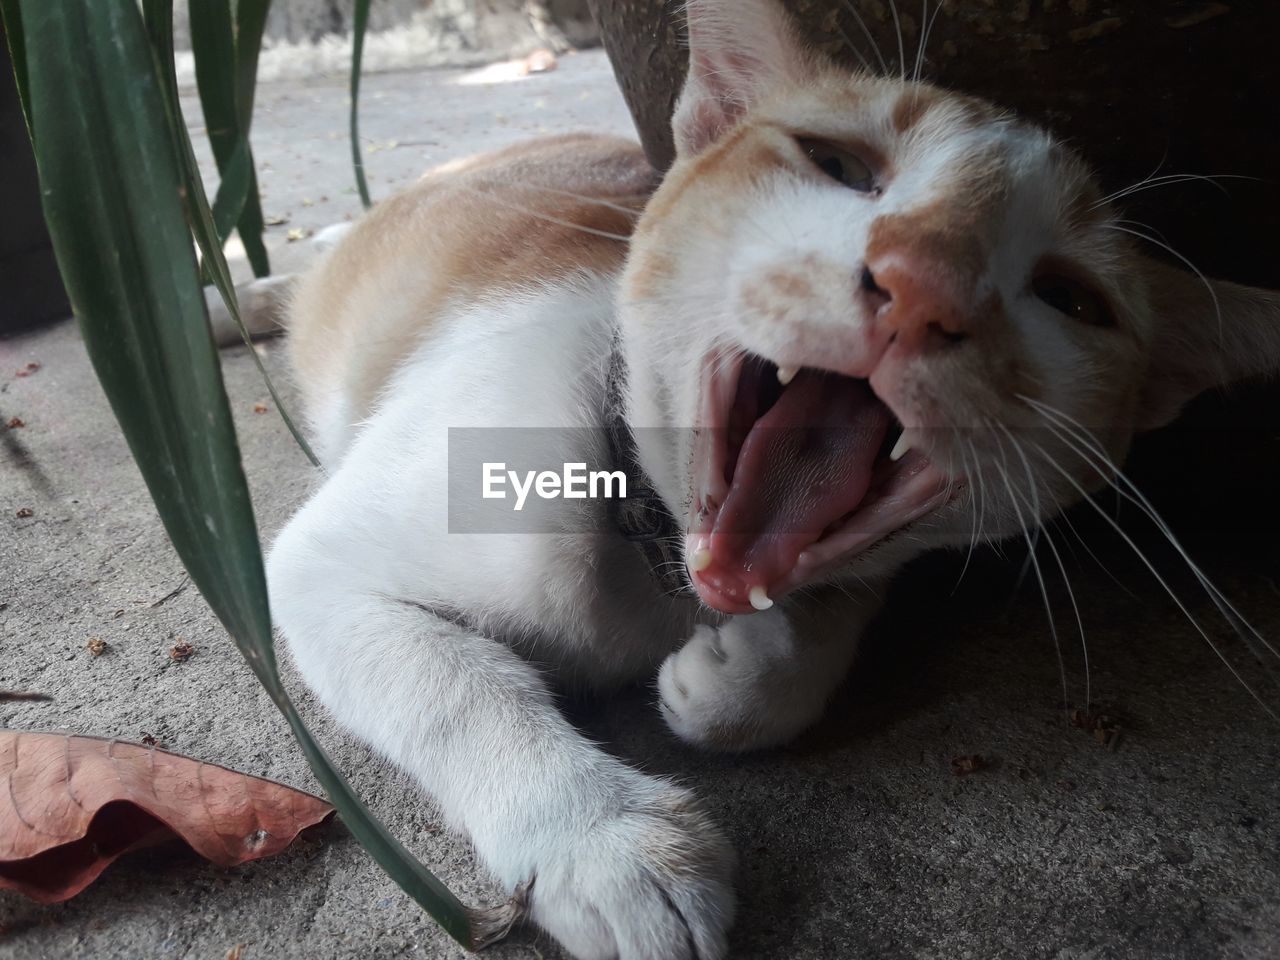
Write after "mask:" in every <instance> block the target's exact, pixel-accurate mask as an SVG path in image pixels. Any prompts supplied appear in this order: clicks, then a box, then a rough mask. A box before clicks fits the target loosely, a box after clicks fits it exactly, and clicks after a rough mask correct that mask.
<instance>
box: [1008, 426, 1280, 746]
mask: <svg viewBox="0 0 1280 960" xmlns="http://www.w3.org/2000/svg"><path fill="white" fill-rule="evenodd" d="M1061 439H1063V442H1064V443H1065V444H1067V446H1071V444H1069V443H1067V441H1066V439H1065V438H1061ZM1032 446H1033V447H1035V449H1036V451H1037V452H1038V453H1039V454H1040V456H1041V457H1042V458H1044V460H1045V461H1046V462H1047V463H1048V464H1049V465H1050V467H1052V468H1053V469H1054V470H1055V471H1057V472H1058V473H1059V474H1060V475H1061V476H1062V478H1063V479H1064V480H1066V481H1067V483H1069V484H1070V485H1071V486H1072V487H1074V488H1075V489H1076V491H1077V492H1078V493H1079V494H1080V496H1081V498H1082V499H1084V500H1085V501H1087V502H1088V503H1089V505H1090V506H1092V507H1093V508H1094V510H1096V511H1097V513H1098V515H1099V516H1100V517H1102V518H1103V519H1104V520H1106V521H1107V523H1108V524H1110V526H1111V528H1112V529H1113V530H1114V531H1115V532H1116V534H1117V535H1118V536H1119V537H1120V538H1121V539H1122V540H1123V541H1124V542H1125V543H1126V544H1127V545H1128V547H1129V548H1130V549H1131V550H1133V552H1134V554H1135V555H1136V556H1137V557H1138V559H1139V560H1141V561H1142V563H1143V565H1144V566H1145V567H1146V568H1147V570H1148V571H1149V572H1150V573H1151V575H1152V576H1153V577H1155V579H1156V582H1157V583H1158V584H1160V586H1161V588H1162V589H1163V590H1164V592H1165V593H1166V594H1168V595H1169V598H1170V599H1171V600H1172V601H1173V602H1174V604H1176V605H1177V607H1178V609H1179V610H1180V611H1181V612H1182V615H1183V616H1184V617H1186V618H1187V621H1188V622H1189V623H1190V624H1191V626H1192V627H1193V628H1194V629H1195V631H1196V632H1197V633H1198V634H1200V637H1201V638H1202V639H1203V640H1204V642H1205V643H1207V644H1208V645H1209V649H1210V650H1212V651H1213V652H1214V655H1215V656H1217V658H1218V659H1219V660H1221V661H1222V663H1223V665H1224V666H1225V667H1226V668H1227V670H1228V671H1230V673H1231V675H1232V676H1233V677H1235V679H1236V682H1238V683H1239V684H1240V685H1241V686H1242V687H1244V689H1245V690H1246V691H1247V692H1248V693H1249V695H1250V696H1251V697H1252V698H1253V699H1254V700H1255V701H1256V702H1257V704H1258V706H1260V707H1261V708H1262V709H1263V710H1264V711H1265V712H1266V714H1267V715H1268V716H1270V717H1271V718H1272V719H1273V720H1275V721H1276V722H1278V723H1280V713H1277V712H1276V711H1275V710H1274V709H1273V708H1272V707H1271V706H1270V705H1269V704H1267V702H1266V701H1265V700H1263V699H1262V697H1261V695H1260V694H1259V693H1258V691H1257V690H1255V689H1254V688H1253V685H1252V684H1250V683H1249V681H1247V680H1246V679H1245V678H1244V677H1243V676H1241V674H1240V671H1239V670H1237V669H1236V667H1235V664H1233V663H1232V662H1231V661H1230V660H1229V659H1228V658H1227V656H1226V655H1225V654H1224V653H1223V652H1222V650H1221V649H1220V648H1219V646H1218V645H1217V644H1216V643H1214V642H1213V639H1212V638H1211V637H1210V636H1209V634H1208V633H1207V632H1206V631H1205V629H1204V627H1202V626H1201V625H1200V622H1199V621H1198V620H1197V619H1196V618H1195V617H1194V616H1193V615H1192V614H1191V611H1190V610H1189V609H1187V606H1186V604H1184V603H1183V602H1182V599H1181V598H1180V597H1179V596H1178V594H1177V592H1176V591H1175V590H1174V589H1173V588H1172V587H1171V586H1170V585H1169V583H1168V582H1167V581H1166V580H1165V578H1164V577H1163V576H1161V575H1160V572H1159V571H1158V570H1157V569H1156V567H1155V564H1153V563H1152V562H1151V560H1150V559H1148V558H1147V555H1146V554H1145V553H1143V552H1142V550H1141V549H1140V548H1139V547H1138V545H1137V544H1136V543H1135V542H1134V540H1133V538H1132V537H1131V536H1129V534H1127V533H1125V531H1124V530H1123V528H1121V526H1120V525H1119V524H1118V523H1116V522H1115V520H1113V519H1112V518H1111V517H1110V516H1108V515H1107V512H1106V511H1105V510H1103V509H1102V507H1100V506H1099V505H1098V503H1097V501H1095V500H1094V499H1093V497H1091V496H1090V495H1089V493H1088V491H1087V490H1085V489H1084V487H1083V486H1081V485H1080V484H1079V483H1078V482H1077V481H1076V479H1075V478H1074V477H1072V476H1071V474H1070V473H1069V472H1068V471H1066V470H1064V469H1063V468H1062V467H1061V466H1060V465H1059V464H1058V463H1057V461H1056V460H1054V458H1053V457H1052V456H1050V455H1049V454H1048V453H1047V452H1046V451H1045V450H1044V448H1043V447H1041V446H1040V445H1039V444H1038V443H1035V442H1034V441H1032ZM1076 452H1077V453H1079V450H1077V451H1076ZM1086 462H1089V461H1088V459H1087V458H1086ZM1090 465H1091V466H1092V464H1091V463H1090ZM1095 469H1096V468H1095Z"/></svg>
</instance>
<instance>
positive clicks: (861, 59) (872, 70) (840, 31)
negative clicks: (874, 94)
mask: <svg viewBox="0 0 1280 960" xmlns="http://www.w3.org/2000/svg"><path fill="white" fill-rule="evenodd" d="M836 32H837V33H838V34H840V39H841V40H843V41H844V45H845V46H846V47H848V48H849V49H850V50H851V51H852V52H853V55H854V56H855V57H857V58H858V62H859V63H861V64H862V69H863V70H866V71H867V73H869V74H871V75H873V76H874V75H875V72H876V71H875V67H873V66H871V63H870V62H869V61H868V60H867V58H866V56H865V55H864V54H863V52H862V51H861V50H859V49H858V46H857V44H855V43H854V42H853V38H852V37H850V36H849V34H847V33H845V32H844V28H843V27H841V26H840V24H839V23H837V24H836Z"/></svg>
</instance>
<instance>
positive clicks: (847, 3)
mask: <svg viewBox="0 0 1280 960" xmlns="http://www.w3.org/2000/svg"><path fill="white" fill-rule="evenodd" d="M840 2H841V3H842V4H844V8H845V9H846V10H848V11H849V13H850V14H852V15H853V19H854V20H855V21H857V24H858V26H859V27H861V28H862V33H863V35H864V36H865V37H866V38H867V43H869V44H871V51H872V52H873V53H874V54H875V55H876V59H877V60H878V61H880V74H881V76H885V77H887V76H888V75H889V64H888V63H886V62H885V59H884V54H882V53H881V52H880V47H879V46H878V45H877V44H876V38H875V37H874V36H872V34H871V30H870V29H868V27H867V22H866V21H865V20H863V19H862V14H861V13H859V12H858V8H857V7H855V6H854V5H853V2H852V0H840ZM841 35H842V36H843V35H844V31H843V30H842V31H841ZM845 39H846V41H848V38H847V37H846V38H845ZM851 49H853V51H854V53H857V52H858V51H857V49H856V48H853V47H852V45H851ZM859 57H861V54H859ZM862 62H863V64H864V65H866V66H867V70H868V72H870V73H875V71H874V70H872V69H871V67H870V65H867V62H866V60H865V59H864V60H863V61H862Z"/></svg>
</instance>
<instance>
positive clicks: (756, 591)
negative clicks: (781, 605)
mask: <svg viewBox="0 0 1280 960" xmlns="http://www.w3.org/2000/svg"><path fill="white" fill-rule="evenodd" d="M747 599H748V600H750V601H751V606H753V607H755V608H756V609H757V610H768V609H769V608H770V607H772V606H773V601H772V600H770V599H769V594H768V592H767V591H766V590H765V588H764V587H762V586H760V584H758V583H757V584H756V585H755V586H754V587H752V588H751V592H750V593H748V594H747Z"/></svg>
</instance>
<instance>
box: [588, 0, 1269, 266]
mask: <svg viewBox="0 0 1280 960" xmlns="http://www.w3.org/2000/svg"><path fill="white" fill-rule="evenodd" d="M594 2H595V9H596V16H597V19H598V21H599V23H600V27H601V32H602V34H603V39H604V44H605V47H606V49H607V50H608V51H609V56H610V58H611V59H612V61H613V64H614V68H615V70H616V71H617V74H618V79H619V82H620V83H621V85H622V90H623V94H624V95H625V96H626V99H627V104H628V106H629V107H630V109H631V112H632V115H633V116H634V117H635V120H636V125H637V127H638V129H639V130H640V135H641V139H642V141H643V143H644V146H645V150H646V151H647V152H648V154H649V157H650V159H651V160H652V161H653V162H654V164H655V165H656V166H657V167H658V168H659V169H664V168H665V167H666V166H667V165H668V164H669V163H670V161H671V157H672V146H671V133H670V128H669V120H670V116H671V109H672V106H673V104H674V102H675V98H676V96H677V94H678V93H679V89H680V85H681V83H682V82H683V79H684V73H685V59H686V56H685V50H684V46H683V41H684V36H683V21H682V13H681V8H682V6H683V4H682V2H681V0H594ZM783 2H784V5H785V6H786V7H787V8H788V9H789V10H790V11H791V12H792V13H793V15H794V18H795V21H796V23H797V25H798V26H799V27H800V29H801V31H802V32H803V33H804V34H805V35H806V36H807V37H808V38H809V39H810V41H811V42H812V43H813V44H814V45H815V46H816V47H817V48H818V49H821V50H823V51H824V52H826V53H828V54H830V55H831V56H832V57H834V58H835V59H837V60H838V61H840V62H842V63H844V64H847V65H848V66H850V67H859V66H861V65H862V64H863V61H864V60H865V62H866V63H867V64H869V65H870V66H871V67H872V68H874V69H876V70H877V71H883V72H887V73H889V74H898V73H899V72H900V70H901V69H902V67H903V63H902V61H905V70H906V73H907V74H908V75H911V74H912V73H914V71H915V69H916V59H917V54H918V51H919V50H920V46H921V44H920V34H921V31H920V22H921V20H922V19H923V17H922V10H921V7H919V6H917V5H916V4H915V3H912V2H902V3H900V5H899V8H900V17H899V19H900V22H901V25H902V38H903V44H902V46H903V53H904V55H903V57H902V58H901V59H900V58H899V54H898V49H899V48H898V39H897V33H896V31H895V27H894V19H893V15H892V8H891V7H890V6H889V5H888V0H883V2H882V0H849V2H848V3H846V2H844V0H783ZM908 8H913V9H908ZM854 9H856V10H857V11H858V12H859V13H860V14H861V19H862V23H864V24H865V25H866V31H865V32H864V30H863V27H862V25H860V23H859V21H858V19H857V18H856V17H855V15H854V13H853V12H852V10H854ZM928 10H929V16H930V18H931V19H932V21H933V26H932V29H931V31H930V32H929V34H928V43H927V49H926V50H925V53H924V56H923V57H922V59H921V67H920V70H921V75H922V76H923V77H925V78H927V79H929V80H931V81H933V82H935V83H939V84H941V85H943V86H946V87H951V88H954V89H957V90H963V91H965V92H968V93H974V94H978V95H980V96H983V97H986V98H988V99H991V100H993V101H995V102H996V103H999V104H1001V105H1003V106H1007V107H1011V108H1013V109H1014V110H1016V111H1017V112H1018V113H1019V114H1021V115H1022V116H1024V117H1027V118H1029V119H1031V120H1034V121H1036V122H1038V123H1041V124H1043V125H1045V126H1047V127H1048V128H1049V129H1051V130H1052V131H1053V132H1054V133H1055V134H1057V135H1058V136H1060V137H1062V138H1063V139H1065V140H1067V141H1069V142H1070V143H1072V144H1073V145H1075V146H1076V147H1078V148H1079V149H1080V150H1081V151H1082V152H1083V153H1084V155H1085V156H1086V158H1087V159H1088V160H1089V161H1090V162H1091V163H1092V164H1093V165H1094V167H1095V168H1096V169H1097V170H1098V171H1099V174H1100V176H1101V179H1102V182H1103V187H1104V188H1105V189H1106V190H1107V191H1108V192H1110V191H1111V190H1116V189H1119V188H1121V187H1125V186H1128V185H1130V184H1132V183H1135V182H1137V181H1139V180H1142V179H1143V178H1144V177H1146V176H1147V175H1149V174H1151V173H1152V172H1153V171H1155V172H1158V173H1161V174H1166V173H1189V174H1200V175H1212V176H1223V177H1230V178H1233V179H1224V180H1223V181H1222V182H1221V189H1218V188H1215V187H1214V186H1213V185H1212V184H1206V183H1196V182H1191V183H1182V184H1177V185H1171V186H1166V187H1160V188H1157V189H1153V190H1148V191H1143V192H1141V193H1137V194H1135V195H1133V196H1132V197H1129V198H1126V200H1125V202H1124V208H1125V210H1126V214H1127V216H1129V217H1130V218H1131V219H1133V220H1136V221H1141V222H1143V223H1145V224H1147V225H1149V226H1150V227H1152V228H1154V230H1157V231H1159V232H1160V233H1161V234H1163V235H1164V237H1165V238H1166V239H1167V241H1168V242H1169V244H1170V245H1171V246H1173V247H1174V248H1175V249H1177V250H1178V252H1179V253H1181V254H1182V255H1183V256H1185V257H1187V258H1188V259H1189V260H1191V261H1192V262H1194V263H1195V264H1196V266H1197V267H1199V268H1200V269H1202V270H1203V271H1204V272H1205V273H1207V274H1212V275H1216V276H1221V277H1228V278H1230V279H1235V280H1240V281H1243V282H1248V283H1255V284H1260V285H1264V286H1271V287H1280V255H1278V251H1280V242H1278V240H1277V238H1280V183H1278V182H1277V178H1280V59H1278V58H1277V57H1276V55H1275V50H1274V47H1275V44H1276V42H1277V41H1280V3H1275V2H1272V0H1253V2H1247V0H1246V2H1236V3H1232V4H1226V3H1202V2H1185V3H1178V2H1163V3H1150V2H1137V0H1114V2H1112V3H1110V4H1102V3H1099V2H1097V0H1036V2H1032V0H952V2H948V3H944V4H943V5H942V6H941V7H940V8H939V6H938V4H937V3H936V2H935V3H928ZM868 34H870V37H871V38H872V39H873V40H874V43H872V42H871V41H870V40H869V39H868ZM882 61H883V63H882ZM1237 177H1241V178H1249V177H1252V178H1258V179H1257V180H1252V179H1234V178H1237Z"/></svg>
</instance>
